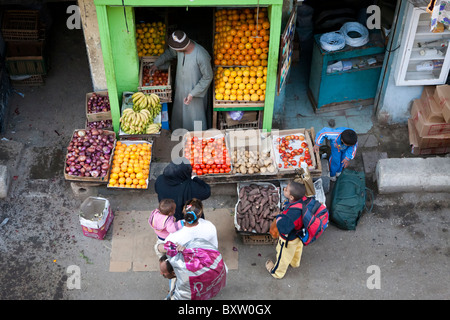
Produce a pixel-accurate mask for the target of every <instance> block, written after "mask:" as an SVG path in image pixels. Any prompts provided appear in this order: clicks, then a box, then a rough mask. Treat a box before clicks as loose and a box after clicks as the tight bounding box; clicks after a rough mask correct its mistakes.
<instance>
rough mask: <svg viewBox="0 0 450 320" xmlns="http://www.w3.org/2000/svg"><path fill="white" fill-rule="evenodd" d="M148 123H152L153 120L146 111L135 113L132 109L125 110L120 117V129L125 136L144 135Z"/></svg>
mask: <svg viewBox="0 0 450 320" xmlns="http://www.w3.org/2000/svg"><path fill="white" fill-rule="evenodd" d="M150 122H151V123H153V119H152V118H151V115H150V111H148V110H147V109H142V110H140V111H135V110H133V109H132V108H127V109H125V110H123V113H122V117H120V127H121V128H122V131H123V132H125V133H127V134H144V133H146V131H147V127H148V125H149V124H150Z"/></svg>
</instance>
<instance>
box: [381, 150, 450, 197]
mask: <svg viewBox="0 0 450 320" xmlns="http://www.w3.org/2000/svg"><path fill="white" fill-rule="evenodd" d="M376 179H377V184H378V192H379V193H380V194H388V193H398V192H450V159H449V158H440V157H436V158H426V159H424V158H392V159H380V160H379V161H378V163H377V167H376Z"/></svg>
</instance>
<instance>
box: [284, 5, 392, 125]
mask: <svg viewBox="0 0 450 320" xmlns="http://www.w3.org/2000/svg"><path fill="white" fill-rule="evenodd" d="M372 4H376V5H378V6H379V7H380V9H381V10H380V13H381V19H380V20H381V21H380V22H381V30H372V31H369V33H375V34H378V35H379V37H380V39H382V41H383V42H384V43H385V44H387V42H388V38H387V37H388V32H389V30H390V29H391V26H392V23H393V20H394V14H395V8H396V1H395V0H384V1H351V0H347V1H327V0H321V1H311V0H306V1H304V2H303V3H302V5H300V6H298V8H297V28H296V41H298V46H299V51H300V54H299V59H298V61H297V62H296V61H294V63H293V65H292V69H291V71H290V79H289V82H288V84H287V86H286V101H285V113H284V114H285V115H290V116H285V117H284V118H283V119H282V121H281V122H282V123H283V125H284V126H285V127H287V128H291V127H292V128H293V127H300V128H302V127H310V126H313V127H316V128H319V127H325V126H327V127H351V128H354V129H355V130H356V131H357V132H359V133H366V132H368V131H369V130H370V129H371V127H372V126H373V121H374V117H373V116H374V113H375V109H374V104H373V103H371V102H370V101H369V103H368V104H360V103H359V102H358V101H357V102H356V103H354V104H353V105H344V106H343V107H342V108H339V107H336V108H333V107H331V108H324V111H322V110H320V108H319V109H318V110H315V107H314V105H313V103H312V101H311V97H310V96H309V95H308V89H309V86H310V79H311V77H316V76H317V74H314V73H312V72H314V71H311V68H312V59H313V46H314V41H315V40H314V37H315V36H316V35H320V34H324V33H327V32H332V31H336V30H339V29H340V28H341V27H342V25H343V24H344V23H346V22H350V21H357V22H360V23H364V22H365V21H367V18H368V15H367V13H366V9H367V7H368V6H370V5H372ZM364 25H365V23H364ZM369 44H370V43H369ZM383 53H384V52H383ZM377 65H378V67H379V69H381V66H382V61H378V62H377ZM344 72H345V71H344ZM338 73H339V72H338ZM333 76H336V77H339V74H336V75H333ZM361 80H363V79H361ZM376 81H377V80H373V82H376ZM352 85H353V83H352V82H350V81H349V82H348V83H346V84H345V87H346V88H347V89H348V90H349V92H350V91H351V90H352ZM325 109H328V110H329V111H325ZM333 109H336V110H333ZM316 111H317V112H316ZM292 115H293V116H292Z"/></svg>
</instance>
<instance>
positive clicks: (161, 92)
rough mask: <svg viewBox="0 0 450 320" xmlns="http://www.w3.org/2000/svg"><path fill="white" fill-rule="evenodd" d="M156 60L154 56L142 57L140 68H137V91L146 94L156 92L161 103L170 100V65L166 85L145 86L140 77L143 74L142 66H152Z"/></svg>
mask: <svg viewBox="0 0 450 320" xmlns="http://www.w3.org/2000/svg"><path fill="white" fill-rule="evenodd" d="M155 61H156V58H155V57H142V59H141V63H140V68H139V86H138V91H141V92H143V93H146V94H150V93H154V94H156V95H157V96H158V97H159V99H160V100H161V103H164V102H172V75H171V66H170V65H169V69H168V70H167V72H168V73H169V77H168V79H167V82H168V83H167V85H165V86H145V85H144V84H143V83H142V78H143V76H144V68H147V67H150V66H152V65H153V64H154V63H155Z"/></svg>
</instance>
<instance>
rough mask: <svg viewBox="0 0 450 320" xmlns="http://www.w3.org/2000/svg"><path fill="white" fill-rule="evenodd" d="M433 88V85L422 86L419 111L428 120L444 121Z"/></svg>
mask: <svg viewBox="0 0 450 320" xmlns="http://www.w3.org/2000/svg"><path fill="white" fill-rule="evenodd" d="M435 88H436V87H434V86H425V87H424V89H423V92H422V96H421V97H420V106H421V108H420V111H422V114H423V116H424V117H425V119H426V120H427V121H429V122H444V121H445V120H444V117H443V115H442V107H441V106H439V104H438V103H437V102H436V100H435V99H434V93H435ZM413 115H414V114H413Z"/></svg>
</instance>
